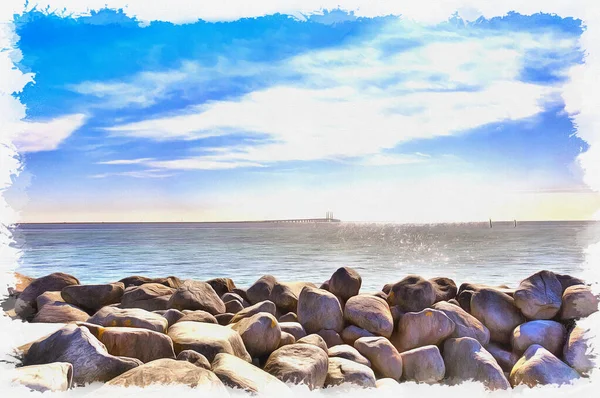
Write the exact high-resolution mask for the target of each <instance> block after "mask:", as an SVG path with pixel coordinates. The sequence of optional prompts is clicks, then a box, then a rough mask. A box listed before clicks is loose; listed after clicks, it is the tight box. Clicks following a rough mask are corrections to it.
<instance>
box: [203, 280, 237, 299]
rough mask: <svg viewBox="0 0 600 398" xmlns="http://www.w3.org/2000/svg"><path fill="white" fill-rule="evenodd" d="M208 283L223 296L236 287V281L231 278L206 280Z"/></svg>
mask: <svg viewBox="0 0 600 398" xmlns="http://www.w3.org/2000/svg"><path fill="white" fill-rule="evenodd" d="M206 283H208V284H209V285H210V286H211V287H212V288H213V290H214V291H215V293H217V295H218V296H219V297H222V296H223V295H224V294H225V293H229V292H231V291H233V289H235V283H233V280H231V279H229V278H215V279H211V280H208V281H206Z"/></svg>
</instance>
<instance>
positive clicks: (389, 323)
mask: <svg viewBox="0 0 600 398" xmlns="http://www.w3.org/2000/svg"><path fill="white" fill-rule="evenodd" d="M344 319H345V320H346V321H348V322H349V323H351V324H353V325H356V326H358V327H360V328H362V329H365V330H367V331H369V332H371V333H373V334H375V335H378V336H384V337H390V336H391V335H392V332H393V331H394V320H393V318H392V314H391V312H390V307H389V306H388V303H386V302H385V300H383V299H381V298H379V297H376V296H371V295H368V294H360V295H358V296H356V295H355V296H353V297H351V298H350V299H349V300H348V301H347V302H346V305H345V306H344Z"/></svg>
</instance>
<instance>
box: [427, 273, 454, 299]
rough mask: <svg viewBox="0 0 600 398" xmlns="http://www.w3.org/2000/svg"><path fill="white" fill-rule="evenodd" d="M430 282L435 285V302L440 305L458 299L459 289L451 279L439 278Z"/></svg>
mask: <svg viewBox="0 0 600 398" xmlns="http://www.w3.org/2000/svg"><path fill="white" fill-rule="evenodd" d="M429 282H431V283H432V284H433V289H434V291H435V302H436V303H438V302H440V301H448V300H451V299H453V298H454V297H456V293H458V289H457V288H456V283H454V281H453V280H452V279H450V278H444V277H438V278H431V279H429Z"/></svg>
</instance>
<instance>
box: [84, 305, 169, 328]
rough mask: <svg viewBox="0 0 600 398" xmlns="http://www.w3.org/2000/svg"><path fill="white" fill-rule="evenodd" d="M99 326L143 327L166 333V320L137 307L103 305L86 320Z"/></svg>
mask: <svg viewBox="0 0 600 398" xmlns="http://www.w3.org/2000/svg"><path fill="white" fill-rule="evenodd" d="M87 322H88V323H94V324H96V325H100V326H105V327H108V326H123V327H132V328H143V329H148V330H154V331H156V332H161V333H166V331H167V327H168V325H169V323H168V321H167V320H166V319H165V318H164V317H162V316H160V315H159V314H155V313H154V312H149V311H146V310H142V309H139V308H116V307H104V308H102V309H101V310H100V311H98V312H96V313H95V314H94V315H93V316H91V317H90V318H89V319H88V320H87Z"/></svg>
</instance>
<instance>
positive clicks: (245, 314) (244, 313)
mask: <svg viewBox="0 0 600 398" xmlns="http://www.w3.org/2000/svg"><path fill="white" fill-rule="evenodd" d="M259 312H266V313H269V314H271V315H275V313H276V312H277V308H276V307H275V303H273V302H272V301H269V300H265V301H260V302H258V303H256V304H253V305H251V306H250V307H246V308H244V309H243V310H241V311H239V312H238V313H237V314H235V315H234V316H233V318H231V323H236V322H239V321H240V320H242V319H244V318H249V317H251V316H253V315H256V314H258V313H259Z"/></svg>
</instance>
